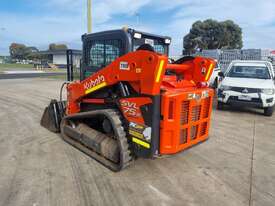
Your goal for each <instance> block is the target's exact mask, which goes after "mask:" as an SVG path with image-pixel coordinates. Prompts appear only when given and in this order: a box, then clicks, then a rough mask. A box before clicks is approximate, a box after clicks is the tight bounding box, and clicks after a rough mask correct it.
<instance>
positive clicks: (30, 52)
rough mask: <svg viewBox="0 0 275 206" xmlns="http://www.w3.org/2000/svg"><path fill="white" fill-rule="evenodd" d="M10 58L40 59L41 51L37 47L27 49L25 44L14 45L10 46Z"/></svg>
mask: <svg viewBox="0 0 275 206" xmlns="http://www.w3.org/2000/svg"><path fill="white" fill-rule="evenodd" d="M9 49H10V56H11V58H12V59H19V60H23V59H31V60H34V59H39V58H40V54H39V53H38V52H39V50H38V49H37V48H36V47H27V46H26V45H24V44H18V43H12V44H11V45H10V48H9Z"/></svg>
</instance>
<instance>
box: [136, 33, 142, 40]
mask: <svg viewBox="0 0 275 206" xmlns="http://www.w3.org/2000/svg"><path fill="white" fill-rule="evenodd" d="M141 37H142V34H140V33H135V34H134V38H136V39H141Z"/></svg>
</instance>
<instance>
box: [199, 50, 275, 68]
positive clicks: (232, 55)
mask: <svg viewBox="0 0 275 206" xmlns="http://www.w3.org/2000/svg"><path fill="white" fill-rule="evenodd" d="M195 56H204V57H211V58H214V59H217V60H218V63H219V64H220V66H221V69H222V70H223V71H225V70H226V69H227V67H228V66H229V64H230V63H231V62H232V61H233V60H265V61H271V62H272V63H273V64H275V56H272V55H271V53H270V50H267V49H243V50H239V49H232V50H218V49H217V50H203V51H201V52H197V53H196V54H195ZM274 69H275V68H274Z"/></svg>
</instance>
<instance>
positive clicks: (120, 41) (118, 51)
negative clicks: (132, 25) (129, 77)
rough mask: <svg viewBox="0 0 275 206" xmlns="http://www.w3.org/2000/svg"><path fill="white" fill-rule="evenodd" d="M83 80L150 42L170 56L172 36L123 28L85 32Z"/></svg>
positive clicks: (156, 50)
mask: <svg viewBox="0 0 275 206" xmlns="http://www.w3.org/2000/svg"><path fill="white" fill-rule="evenodd" d="M82 42H83V54H82V55H83V57H82V60H83V61H82V66H81V71H80V78H81V80H83V79H86V78H87V77H89V76H90V75H91V74H92V73H94V72H97V71H98V70H100V69H102V68H104V67H106V66H107V65H109V64H110V63H111V62H113V61H114V60H115V59H117V58H118V57H120V56H123V55H125V54H127V53H129V52H132V51H136V50H137V49H138V48H139V47H140V46H141V45H143V44H150V45H151V46H152V47H153V48H154V51H155V52H158V53H161V54H164V55H167V56H169V45H170V43H171V38H170V37H167V36H160V35H154V34H149V33H145V32H140V31H136V30H134V29H128V28H123V29H120V30H110V31H103V32H98V33H92V34H84V35H83V36H82Z"/></svg>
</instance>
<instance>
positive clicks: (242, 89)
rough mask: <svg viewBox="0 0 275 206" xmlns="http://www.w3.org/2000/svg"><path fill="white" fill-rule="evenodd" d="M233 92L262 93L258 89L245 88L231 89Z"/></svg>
mask: <svg viewBox="0 0 275 206" xmlns="http://www.w3.org/2000/svg"><path fill="white" fill-rule="evenodd" d="M230 90H232V91H235V92H240V93H260V92H261V90H260V89H256V88H244V87H231V89H230Z"/></svg>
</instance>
